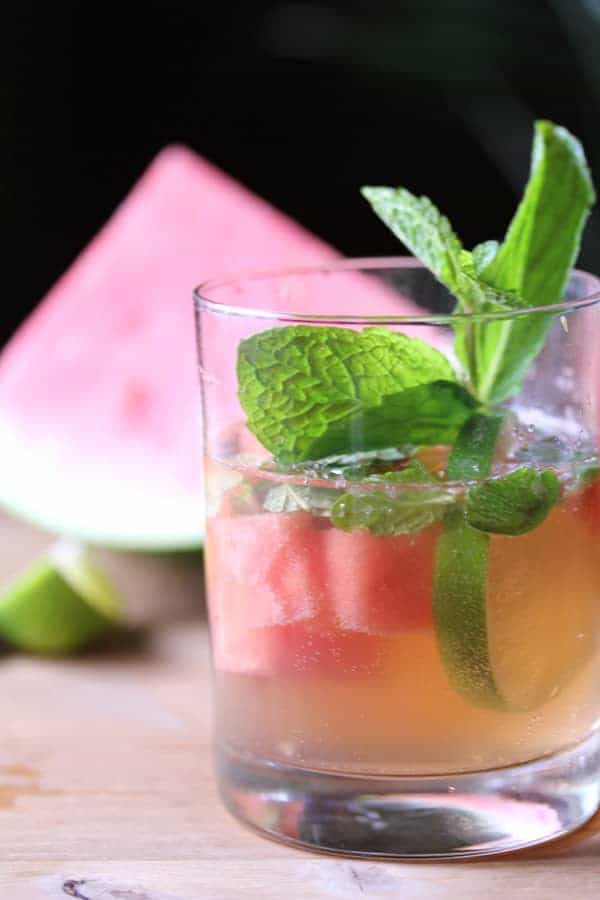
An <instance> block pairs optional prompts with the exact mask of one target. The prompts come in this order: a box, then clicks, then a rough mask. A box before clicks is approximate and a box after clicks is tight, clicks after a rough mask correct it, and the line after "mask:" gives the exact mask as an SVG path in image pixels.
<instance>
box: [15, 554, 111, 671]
mask: <svg viewBox="0 0 600 900" xmlns="http://www.w3.org/2000/svg"><path fill="white" fill-rule="evenodd" d="M120 619H121V606H120V602H119V599H118V596H117V594H116V592H115V590H114V588H113V587H112V585H111V584H110V583H109V582H108V580H107V579H106V578H105V577H104V575H103V574H102V573H101V572H99V571H98V570H97V569H96V568H95V567H94V566H93V565H91V564H90V562H89V561H88V558H87V554H86V551H85V549H84V547H83V546H82V545H80V544H77V543H73V542H70V541H63V540H61V541H59V542H57V543H56V544H54V545H53V546H52V547H50V548H49V549H48V551H47V552H46V553H45V554H44V556H43V557H42V558H41V559H39V560H37V561H36V562H35V563H33V564H32V565H31V566H29V567H28V568H27V569H26V570H25V571H24V572H22V573H20V574H19V575H18V576H17V577H16V578H15V579H14V580H13V581H12V582H11V583H10V584H8V585H7V586H6V587H5V588H4V590H2V592H0V637H2V638H3V639H4V640H5V641H7V642H8V643H11V644H13V645H14V646H15V647H18V648H19V649H21V650H25V651H28V652H31V653H44V654H63V653H73V652H74V651H76V650H80V649H82V648H83V647H86V646H88V645H89V644H91V643H93V642H94V641H96V640H98V639H99V638H101V637H103V636H104V635H105V634H107V633H108V632H109V631H111V630H113V629H114V628H115V626H117V625H118V624H119V622H120Z"/></svg>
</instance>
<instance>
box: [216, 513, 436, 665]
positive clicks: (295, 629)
mask: <svg viewBox="0 0 600 900" xmlns="http://www.w3.org/2000/svg"><path fill="white" fill-rule="evenodd" d="M434 541H435V532H434V530H433V529H432V530H431V531H429V532H426V533H423V534H422V535H419V538H418V540H415V541H413V540H411V539H410V538H405V537H399V538H379V537H372V536H371V535H369V534H364V533H362V532H355V533H353V534H346V533H344V532H342V531H339V530H338V529H335V528H330V527H328V526H327V524H326V523H325V522H324V521H323V520H321V519H318V518H317V517H314V516H312V515H311V514H310V513H303V512H294V513H280V514H262V515H245V516H244V515H241V516H237V517H235V516H227V515H224V516H220V517H216V518H213V519H210V520H209V522H208V525H207V554H206V555H207V577H208V589H209V606H210V614H211V622H212V632H213V650H214V654H215V663H216V665H217V668H219V669H221V670H224V671H233V672H244V673H255V674H271V675H273V674H290V673H293V672H295V673H305V674H310V673H319V674H331V675H333V674H335V673H338V674H345V675H347V674H349V673H351V672H355V673H360V672H365V671H371V672H372V671H373V670H374V669H375V668H376V667H377V666H378V665H380V663H381V662H382V661H383V659H384V657H385V649H386V642H385V641H382V640H381V638H382V637H388V638H389V637H393V636H394V635H397V634H399V633H402V632H403V631H406V630H410V629H414V628H421V627H427V625H429V624H430V623H431V616H432V613H431V573H432V570H433V550H434Z"/></svg>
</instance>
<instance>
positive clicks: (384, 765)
mask: <svg viewBox="0 0 600 900" xmlns="http://www.w3.org/2000/svg"><path fill="white" fill-rule="evenodd" d="M452 304H453V298H452V294H451V292H450V291H449V290H448V288H447V286H445V285H444V284H443V283H440V279H439V278H436V277H434V275H433V274H432V273H431V272H430V271H428V268H426V267H425V266H423V265H422V264H420V263H419V262H418V261H417V260H415V259H414V258H409V257H398V258H393V259H392V258H390V259H374V260H356V261H344V260H341V261H338V262H335V263H326V264H324V265H323V266H322V267H320V268H319V267H312V268H310V269H298V270H293V271H286V272H281V273H276V274H267V275H264V274H258V275H249V276H247V277H241V278H237V279H231V280H224V281H221V282H216V281H215V282H212V283H208V284H206V285H203V286H202V287H201V288H199V289H198V290H197V292H196V310H197V322H198V333H199V348H200V370H201V380H202V391H203V400H204V410H205V489H206V497H207V504H206V505H207V520H206V553H205V559H206V580H207V590H208V605H209V615H210V628H211V640H212V653H213V662H214V690H215V743H216V760H217V768H218V776H219V782H220V788H221V792H222V795H223V798H224V800H225V803H226V805H227V806H228V808H229V809H230V810H231V811H232V812H233V813H234V814H235V815H236V816H237V817H238V818H240V819H241V820H242V821H244V822H246V823H249V824H251V825H253V826H254V827H256V828H258V829H260V830H262V831H264V832H266V833H268V834H270V835H271V836H274V837H277V838H280V839H283V840H285V841H288V842H291V843H295V844H299V845H303V846H307V847H314V848H317V849H321V850H329V851H333V852H342V853H349V854H358V855H367V856H368V855H375V856H393V857H440V856H441V857H454V856H466V855H478V854H484V853H493V852H500V851H504V850H509V849H514V848H515V847H519V846H524V845H529V844H532V843H537V842H539V841H542V840H546V839H548V838H549V837H554V836H556V835H558V834H561V833H564V832H566V831H569V830H571V829H572V828H574V827H576V826H577V825H578V824H580V823H581V822H583V821H584V820H585V819H586V818H589V816H590V815H591V814H592V813H593V812H594V810H595V809H596V808H597V806H598V802H599V798H600V784H599V780H600V737H599V733H598V726H599V723H600V555H599V554H598V541H599V539H600V490H599V489H598V475H600V455H599V452H598V445H599V442H600V441H599V423H600V406H599V404H598V388H599V387H600V342H599V341H598V334H599V329H600V283H599V282H598V281H597V280H596V279H594V278H593V277H592V276H588V275H586V274H584V273H573V274H572V275H571V276H570V280H569V285H568V291H567V293H566V299H564V300H563V301H561V303H560V304H553V305H552V308H549V307H548V308H547V307H544V308H543V309H540V310H536V309H529V310H527V311H526V313H523V312H522V311H516V312H515V311H511V312H508V313H507V312H505V311H501V312H500V313H497V312H491V313H489V312H484V313H481V315H480V316H479V318H478V319H477V320H475V319H474V317H473V316H472V315H471V314H463V315H461V314H458V315H457V314H456V313H455V314H451V310H452ZM524 316H526V317H527V318H526V319H525V318H524ZM525 321H527V323H528V329H529V331H531V330H535V329H536V328H537V329H538V330H539V333H540V334H541V333H542V332H543V336H544V341H543V349H542V346H541V342H540V341H538V344H539V347H538V350H537V352H536V353H535V358H534V357H533V355H532V356H531V358H530V365H529V366H527V367H524V366H522V367H521V369H520V372H519V373H518V374H517V375H516V376H515V378H514V379H513V380H512V381H511V383H510V390H509V391H507V392H506V393H503V391H504V389H503V388H502V386H501V385H502V378H503V377H504V378H506V377H507V376H506V372H504V370H503V369H502V367H501V365H500V362H499V361H496V363H495V366H496V372H495V373H493V378H494V379H495V381H494V382H493V383H492V381H491V380H490V379H491V378H492V375H489V376H488V377H487V382H486V384H487V387H486V390H487V391H489V393H488V394H487V396H484V392H481V391H480V390H478V385H477V384H476V382H475V378H474V374H473V371H472V370H471V369H470V368H469V359H468V350H465V347H467V346H468V344H469V342H470V341H472V339H473V334H472V333H470V331H472V330H473V328H474V327H477V328H478V329H479V332H478V334H477V335H476V339H477V341H479V342H480V343H481V344H483V343H484V342H485V341H486V340H487V341H491V340H492V338H493V330H494V329H498V328H501V329H502V328H503V329H504V333H506V331H507V330H508V328H509V327H510V328H511V329H512V330H513V332H514V333H516V332H517V330H518V329H520V328H522V323H523V322H525ZM502 340H504V341H505V342H506V340H507V338H506V337H504V338H502ZM511 366H512V371H513V372H514V371H515V370H516V369H518V365H517V363H516V362H515V361H514V360H513V361H511ZM490 385H491V387H490ZM480 387H481V382H480V383H479V388H480ZM496 398H497V399H498V402H496Z"/></svg>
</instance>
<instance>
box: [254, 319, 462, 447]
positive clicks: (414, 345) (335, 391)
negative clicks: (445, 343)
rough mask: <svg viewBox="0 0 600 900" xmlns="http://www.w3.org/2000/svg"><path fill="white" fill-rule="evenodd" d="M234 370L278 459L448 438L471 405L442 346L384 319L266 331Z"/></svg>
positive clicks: (258, 427) (261, 433)
mask: <svg viewBox="0 0 600 900" xmlns="http://www.w3.org/2000/svg"><path fill="white" fill-rule="evenodd" d="M237 374H238V384H239V398H240V402H241V405H242V407H243V409H244V411H245V413H246V415H247V417H248V421H247V425H248V428H249V429H250V430H251V431H252V432H254V434H255V435H256V436H257V437H258V439H259V440H260V441H261V443H262V444H263V445H264V446H265V447H267V449H269V450H270V451H271V452H272V453H273V455H274V457H275V458H276V459H277V460H278V461H279V462H281V463H284V464H292V463H298V462H302V461H305V460H314V459H322V458H324V457H328V456H333V455H338V454H343V453H349V452H352V451H353V450H361V451H365V450H376V449H380V448H384V447H391V446H399V445H401V444H434V443H438V442H440V441H442V442H452V440H453V439H454V437H455V436H456V433H457V432H458V430H459V429H460V427H461V426H462V424H463V423H464V422H465V421H466V420H467V419H468V418H469V417H470V415H471V414H472V412H473V409H474V407H475V406H476V402H475V401H474V400H473V398H472V397H471V396H470V395H469V393H468V392H467V391H466V390H465V389H464V388H463V387H461V386H460V385H459V384H458V383H457V382H456V378H455V375H454V372H453V370H452V367H451V366H450V363H449V362H448V361H447V359H446V358H445V357H444V356H443V355H442V354H441V353H439V352H438V351H437V350H435V349H433V348H432V347H430V346H429V345H428V344H426V343H425V342H424V341H421V340H419V339H417V338H408V337H406V336H405V335H402V334H396V333H394V332H392V331H390V330H388V329H387V328H365V329H364V330H363V331H361V332H358V331H352V330H350V329H347V328H333V327H331V328H329V327H311V326H306V325H292V326H289V327H287V328H274V329H271V330H269V331H264V332H261V333H260V334H257V335H254V336H253V337H251V338H248V339H247V340H245V341H242V343H241V344H240V346H239V350H238V366H237Z"/></svg>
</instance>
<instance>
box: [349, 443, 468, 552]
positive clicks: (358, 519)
mask: <svg viewBox="0 0 600 900" xmlns="http://www.w3.org/2000/svg"><path fill="white" fill-rule="evenodd" d="M369 484H377V485H389V489H388V490H385V489H382V488H378V489H376V490H373V489H369V487H368V485H369ZM396 485H406V487H405V488H404V489H403V490H401V491H398V490H394V486H396ZM418 485H421V488H419V487H417V486H418ZM453 502H454V497H453V495H452V494H451V493H450V492H449V491H448V490H445V489H444V487H443V485H442V484H441V483H440V482H439V481H436V480H435V479H434V478H432V476H431V475H430V474H429V472H428V471H427V469H426V468H425V466H423V465H422V463H420V462H419V461H418V460H412V461H411V462H410V463H409V464H408V466H407V467H406V468H405V469H402V470H401V471H398V472H386V473H385V474H383V475H371V476H369V477H368V478H366V479H365V482H364V484H363V485H362V486H360V487H357V488H354V489H351V490H349V491H346V492H345V493H343V494H342V495H341V496H340V497H338V499H337V500H336V501H335V503H334V505H333V509H332V510H331V521H332V523H333V524H334V525H335V526H336V527H337V528H342V529H343V530H344V531H354V529H355V528H365V529H366V530H367V531H370V532H371V534H378V535H398V534H412V533H413V532H415V531H421V530H422V529H423V528H428V527H429V526H430V525H433V524H434V522H437V521H438V520H439V519H441V518H442V516H443V515H444V513H445V512H446V510H447V509H448V506H449V505H450V504H452V503H453Z"/></svg>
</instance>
